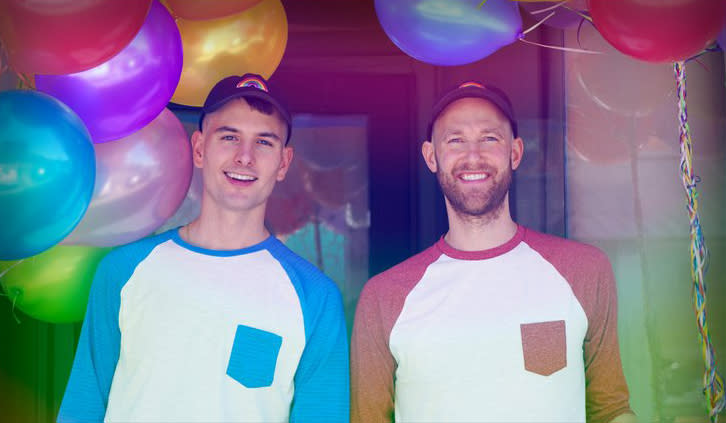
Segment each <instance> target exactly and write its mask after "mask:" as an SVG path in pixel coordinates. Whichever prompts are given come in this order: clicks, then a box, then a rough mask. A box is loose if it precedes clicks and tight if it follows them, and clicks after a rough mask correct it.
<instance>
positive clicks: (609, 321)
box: [525, 230, 632, 423]
mask: <svg viewBox="0 0 726 423" xmlns="http://www.w3.org/2000/svg"><path fill="white" fill-rule="evenodd" d="M525 241H526V242H527V243H528V244H529V245H530V246H531V247H532V248H534V249H535V250H537V251H538V252H539V253H540V254H541V255H542V256H543V257H544V258H545V259H547V260H548V261H549V262H550V263H552V265H553V266H555V268H556V269H557V270H558V271H559V272H560V274H562V275H563V276H564V277H565V279H566V280H567V282H568V283H569V284H570V286H571V287H572V291H573V292H574V294H575V296H576V297H577V300H578V301H579V302H580V304H581V306H582V308H583V310H584V311H585V314H586V316H587V324H588V328H587V333H586V335H585V339H584V341H583V358H584V363H585V383H586V401H587V403H586V408H587V421H588V423H607V422H610V421H611V420H612V419H614V418H615V417H617V416H619V415H621V414H626V413H632V410H631V409H630V406H629V402H628V401H629V394H628V386H627V384H626V382H625V376H624V375H623V368H622V363H621V360H620V346H619V343H618V316H617V312H618V301H617V291H616V285H615V278H614V275H613V270H612V266H611V264H610V260H609V259H608V257H607V256H606V255H605V253H603V252H602V251H600V250H599V249H597V248H595V247H592V246H590V245H586V244H581V243H578V242H574V241H569V240H564V239H561V238H557V237H553V236H549V235H544V234H540V233H538V232H535V231H531V230H527V234H526V235H525Z"/></svg>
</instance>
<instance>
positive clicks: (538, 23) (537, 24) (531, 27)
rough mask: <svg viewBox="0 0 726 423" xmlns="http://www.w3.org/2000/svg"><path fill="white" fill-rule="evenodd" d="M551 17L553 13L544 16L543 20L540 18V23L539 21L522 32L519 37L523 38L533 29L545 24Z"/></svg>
mask: <svg viewBox="0 0 726 423" xmlns="http://www.w3.org/2000/svg"><path fill="white" fill-rule="evenodd" d="M553 16H555V12H552V13H550V14H549V15H547V16H545V17H544V18H542V20H541V21H539V22H537V23H536V24H534V25H532V26H530V27H529V28H528V29H527V30H525V31H524V32H522V34H520V37H523V36H525V35H527V33H528V32H530V31H532V30H533V29H535V28H537V27H538V26H540V25H542V24H543V23H545V22H546V21H547V19H549V18H551V17H553Z"/></svg>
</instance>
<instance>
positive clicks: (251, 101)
mask: <svg viewBox="0 0 726 423" xmlns="http://www.w3.org/2000/svg"><path fill="white" fill-rule="evenodd" d="M239 99H242V100H244V101H246V102H247V104H248V105H249V106H250V108H251V109H252V110H254V111H257V112H260V113H262V114H263V115H267V116H272V115H274V114H275V113H277V114H278V118H279V119H280V121H282V122H283V123H285V119H284V118H283V117H282V115H280V113H279V112H278V111H277V108H275V106H274V105H273V104H272V103H270V102H269V101H267V100H265V99H262V98H258V97H239ZM206 117H207V116H206V114H205V115H204V116H202V121H201V122H200V123H199V131H200V132H202V128H203V126H204V119H205V118H206ZM286 128H288V127H287V126H286ZM287 130H288V131H289V130H290V129H289V128H288V129H287ZM288 139H289V137H288Z"/></svg>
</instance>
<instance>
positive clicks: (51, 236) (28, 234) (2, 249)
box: [0, 90, 96, 260]
mask: <svg viewBox="0 0 726 423" xmlns="http://www.w3.org/2000/svg"><path fill="white" fill-rule="evenodd" d="M0 128H1V129H0V260H17V259H21V258H24V257H30V256H33V255H36V254H38V253H40V252H42V251H45V250H47V249H48V248H50V247H52V246H53V245H55V244H57V243H58V242H60V241H61V240H62V239H63V238H64V237H65V236H66V235H68V234H69V233H70V232H71V230H73V228H74V227H75V226H76V225H77V224H78V222H79V221H80V220H81V217H83V214H84V213H85V212H86V209H87V208H88V204H89V203H90V201H91V196H92V195H93V184H94V180H95V175H96V159H95V156H94V151H93V144H92V142H91V137H90V135H89V133H88V130H87V129H86V127H85V126H84V124H83V122H82V121H81V119H80V118H79V117H78V116H77V115H76V114H75V113H74V112H73V111H72V110H71V109H70V108H68V107H67V106H66V105H65V104H63V103H61V102H60V101H58V100H56V99H55V98H53V97H51V96H49V95H47V94H43V93H40V92H37V91H29V90H13V91H3V92H0Z"/></svg>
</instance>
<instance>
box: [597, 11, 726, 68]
mask: <svg viewBox="0 0 726 423" xmlns="http://www.w3.org/2000/svg"><path fill="white" fill-rule="evenodd" d="M589 5H590V14H591V15H592V20H593V22H594V23H595V26H596V27H597V29H598V30H599V31H600V33H601V34H602V35H603V37H605V39H606V40H608V42H610V44H612V45H613V46H614V47H615V48H616V49H618V50H620V51H622V52H623V53H625V54H627V55H629V56H632V57H635V58H636V59H640V60H645V61H648V62H676V61H680V60H685V59H687V58H689V57H691V56H694V55H696V54H698V53H699V52H701V51H702V50H703V49H704V48H705V47H707V46H708V45H709V44H710V43H711V42H713V41H714V40H715V39H716V36H717V35H718V32H719V31H720V30H721V28H723V26H724V21H725V20H726V0H679V1H644V0H618V1H613V0H590V3H589Z"/></svg>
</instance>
